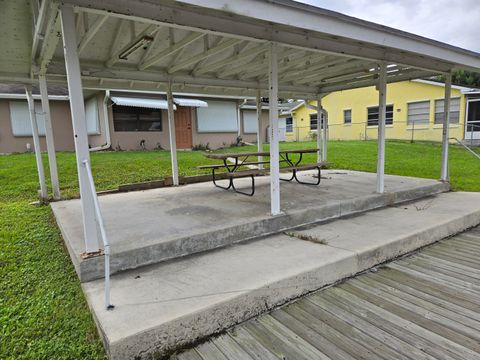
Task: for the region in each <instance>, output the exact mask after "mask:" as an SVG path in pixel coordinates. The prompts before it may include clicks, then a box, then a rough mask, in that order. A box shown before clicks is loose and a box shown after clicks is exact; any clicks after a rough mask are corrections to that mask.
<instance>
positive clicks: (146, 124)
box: [113, 105, 162, 131]
mask: <svg viewBox="0 0 480 360" xmlns="http://www.w3.org/2000/svg"><path fill="white" fill-rule="evenodd" d="M113 127H114V129H115V131H162V111H161V110H160V109H145V108H139V107H133V106H118V105H114V106H113Z"/></svg>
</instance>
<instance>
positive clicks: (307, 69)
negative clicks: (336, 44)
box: [282, 58, 359, 81]
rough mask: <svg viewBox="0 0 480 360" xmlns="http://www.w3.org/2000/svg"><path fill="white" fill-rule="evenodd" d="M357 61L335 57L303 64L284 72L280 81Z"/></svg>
mask: <svg viewBox="0 0 480 360" xmlns="http://www.w3.org/2000/svg"><path fill="white" fill-rule="evenodd" d="M358 61H359V60H356V59H339V58H335V59H332V60H329V61H325V62H324V61H319V62H315V63H313V64H308V65H305V66H304V67H302V68H300V69H295V71H294V72H289V73H286V74H285V75H284V76H283V77H282V81H291V80H295V79H297V78H299V77H304V76H307V75H308V74H311V73H312V72H314V71H317V70H319V71H320V70H323V69H328V68H331V67H337V66H340V65H343V64H347V63H355V62H358Z"/></svg>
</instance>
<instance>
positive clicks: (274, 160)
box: [268, 42, 281, 215]
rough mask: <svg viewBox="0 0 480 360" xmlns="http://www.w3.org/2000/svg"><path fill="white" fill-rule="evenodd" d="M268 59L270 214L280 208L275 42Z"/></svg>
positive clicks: (271, 46)
mask: <svg viewBox="0 0 480 360" xmlns="http://www.w3.org/2000/svg"><path fill="white" fill-rule="evenodd" d="M269 50H270V51H269V54H270V59H269V60H270V61H269V69H268V70H269V71H268V83H269V84H268V85H269V120H270V207H271V213H272V215H279V214H280V213H281V210H280V163H279V161H280V158H279V153H278V152H279V144H278V135H279V131H278V54H277V52H278V49H277V44H276V43H273V42H272V43H270V49H269Z"/></svg>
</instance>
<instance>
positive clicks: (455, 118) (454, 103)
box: [435, 98, 460, 124]
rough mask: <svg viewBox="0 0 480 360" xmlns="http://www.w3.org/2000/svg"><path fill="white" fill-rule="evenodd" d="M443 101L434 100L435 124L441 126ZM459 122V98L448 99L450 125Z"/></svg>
mask: <svg viewBox="0 0 480 360" xmlns="http://www.w3.org/2000/svg"><path fill="white" fill-rule="evenodd" d="M444 103H445V101H444V100H443V99H440V100H435V124H443V106H444ZM459 121H460V98H452V99H450V123H451V124H458V123H459Z"/></svg>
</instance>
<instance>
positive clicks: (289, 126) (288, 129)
mask: <svg viewBox="0 0 480 360" xmlns="http://www.w3.org/2000/svg"><path fill="white" fill-rule="evenodd" d="M285 131H286V132H293V118H291V117H287V118H286V119H285Z"/></svg>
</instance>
